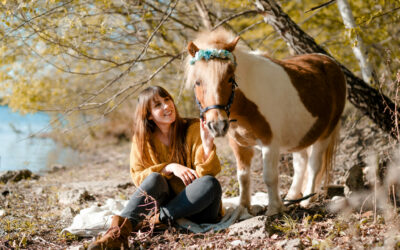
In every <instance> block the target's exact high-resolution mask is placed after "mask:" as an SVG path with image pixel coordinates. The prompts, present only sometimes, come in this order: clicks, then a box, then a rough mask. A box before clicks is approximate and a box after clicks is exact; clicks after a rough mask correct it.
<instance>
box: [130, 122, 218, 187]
mask: <svg viewBox="0 0 400 250" xmlns="http://www.w3.org/2000/svg"><path fill="white" fill-rule="evenodd" d="M151 140H152V143H153V145H154V150H155V151H156V152H157V153H156V152H154V151H153V150H152V148H151V147H150V143H148V147H147V149H148V150H147V152H145V154H147V156H148V157H149V159H150V160H151V165H150V164H149V165H144V164H142V162H141V160H140V159H139V157H140V156H139V153H138V152H139V150H138V147H137V145H136V143H135V140H132V148H131V155H130V171H131V176H132V179H133V183H134V184H135V185H136V187H139V186H140V184H141V183H142V181H143V180H144V179H145V178H146V177H147V176H149V175H150V174H151V173H152V172H158V173H159V172H161V170H162V169H163V168H164V167H165V166H166V165H168V164H169V163H171V162H168V159H169V155H170V149H169V147H168V146H166V145H164V144H163V143H162V142H161V141H160V140H158V139H157V138H156V137H155V136H153V137H152V138H151ZM186 144H187V145H188V147H187V148H188V149H187V151H186V156H187V157H186V159H187V166H186V167H188V168H192V169H194V170H196V172H197V174H198V175H199V176H200V177H202V176H204V175H212V176H215V175H217V174H218V173H219V172H220V171H221V165H220V163H219V159H218V157H217V154H216V152H215V146H214V148H213V150H212V152H210V154H209V156H208V159H207V160H206V161H204V159H203V156H204V151H203V146H202V141H201V137H200V122H199V121H196V122H194V123H192V124H191V125H189V127H188V129H187V134H186ZM157 156H158V157H157ZM166 177H167V179H168V182H169V184H170V185H171V187H172V189H173V191H174V193H175V194H178V193H180V192H181V191H182V190H183V189H184V188H185V184H183V182H182V180H181V179H179V178H178V177H176V176H174V175H169V176H166Z"/></svg>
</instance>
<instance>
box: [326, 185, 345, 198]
mask: <svg viewBox="0 0 400 250" xmlns="http://www.w3.org/2000/svg"><path fill="white" fill-rule="evenodd" d="M326 195H327V198H328V199H330V198H332V197H334V196H344V186H341V185H329V186H328V187H327V190H326Z"/></svg>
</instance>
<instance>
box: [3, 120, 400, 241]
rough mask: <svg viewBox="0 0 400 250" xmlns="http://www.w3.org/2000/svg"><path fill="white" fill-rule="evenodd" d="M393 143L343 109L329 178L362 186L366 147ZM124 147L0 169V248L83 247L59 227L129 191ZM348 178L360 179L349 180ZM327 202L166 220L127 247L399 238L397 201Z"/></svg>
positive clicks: (386, 157)
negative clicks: (212, 220)
mask: <svg viewBox="0 0 400 250" xmlns="http://www.w3.org/2000/svg"><path fill="white" fill-rule="evenodd" d="M216 144H217V148H218V152H219V156H220V160H221V163H222V165H223V168H222V171H221V173H220V174H219V175H218V179H219V180H220V182H221V184H222V187H223V191H224V196H225V197H230V196H237V195H238V183H237V181H236V169H235V160H234V158H233V155H232V152H231V151H230V148H229V147H227V142H226V139H218V140H217V141H216ZM394 150H396V147H395V146H394V143H393V141H392V140H391V139H390V138H388V136H387V135H386V134H384V133H382V132H381V131H380V130H379V129H377V128H376V126H374V124H372V123H371V122H370V121H369V120H368V119H367V118H365V117H362V116H361V115H360V114H357V115H354V116H351V115H347V119H346V120H344V121H343V128H342V134H341V144H340V147H339V151H338V152H339V154H338V157H337V163H336V168H335V169H334V173H333V174H334V175H333V179H332V180H333V181H332V183H333V184H334V185H335V187H339V189H340V187H343V189H345V190H346V195H347V196H348V197H349V196H350V195H351V194H352V193H353V194H356V192H357V191H360V190H361V191H362V190H364V191H365V190H366V189H365V188H368V187H370V186H371V183H368V180H367V178H366V177H365V175H364V173H365V168H368V166H369V164H370V163H368V157H369V155H377V157H376V158H375V159H376V162H377V164H379V165H380V166H384V165H385V164H386V165H390V164H389V163H390V162H391V161H392V158H393V155H394V154H393V152H394ZM129 151H130V144H129V142H123V143H116V144H114V143H113V144H108V145H102V146H101V147H98V148H95V149H90V150H87V151H85V152H82V160H81V164H79V165H76V166H53V167H52V168H51V169H49V171H48V173H47V174H45V175H42V176H37V175H35V174H32V173H28V172H18V173H16V172H9V173H2V174H0V218H1V220H0V249H43V248H46V249H49V248H50V249H67V248H69V249H84V246H85V245H87V244H88V242H90V241H91V240H92V239H91V238H80V237H77V236H74V235H69V234H60V232H61V230H62V229H63V228H65V227H67V226H69V225H70V224H71V222H72V219H73V217H74V216H75V215H76V214H77V213H79V211H80V210H81V209H83V208H86V207H89V206H91V205H98V206H101V205H103V204H104V202H105V200H106V199H108V198H118V199H128V198H129V196H130V195H131V194H132V193H133V192H134V190H135V187H134V186H133V184H132V181H131V179H130V175H129V162H128V161H129ZM290 160H291V157H290V156H283V157H282V159H281V164H280V171H281V175H280V185H281V189H282V192H283V193H285V192H286V191H287V189H288V187H289V184H290V183H291V176H292V168H291V162H290ZM351 169H353V170H351ZM360 171H361V172H360ZM252 173H253V174H252V180H253V190H254V191H262V192H266V187H265V185H264V184H263V180H262V167H261V164H260V154H258V153H257V154H256V157H255V159H254V160H253V168H252ZM352 178H353V179H352ZM361 182H362V183H361ZM346 183H347V185H346ZM349 183H358V184H360V183H361V184H360V185H358V186H357V185H356V186H357V187H356V188H355V187H353V186H352V185H351V184H349ZM368 192H370V191H368ZM342 201H343V200H342ZM328 202H330V200H329V199H323V198H322V197H320V198H319V199H318V200H317V202H315V203H314V204H313V206H312V207H311V208H309V209H303V208H300V207H299V206H298V205H296V204H295V205H291V206H290V207H289V208H288V211H287V213H286V214H284V215H280V216H276V217H272V218H268V217H266V216H264V215H263V214H261V215H260V216H257V217H253V218H251V219H250V220H246V221H242V222H240V223H237V224H234V225H233V226H231V227H230V228H229V229H228V230H223V231H221V232H209V233H205V234H193V233H188V232H182V231H179V230H177V229H176V228H170V229H169V230H167V231H162V232H156V233H154V234H153V235H152V236H150V235H145V236H143V235H133V236H132V239H131V242H132V248H140V249H142V248H156V249H166V248H168V249H169V248H174V249H175V248H178V249H182V248H185V249H186V248H190V249H197V248H200V247H202V248H207V247H208V248H223V249H226V248H229V249H232V248H238V249H239V248H246V249H247V248H257V249H259V248H276V249H293V248H295V247H298V248H324V247H328V248H342V247H344V248H351V247H355V248H357V247H361V248H363V247H365V246H368V247H367V248H369V247H372V246H377V247H379V246H394V247H396V246H397V247H398V246H399V244H400V239H399V238H398V236H396V235H399V232H400V229H399V226H398V225H400V223H398V222H399V218H398V211H397V210H395V209H397V208H394V207H393V206H392V207H391V209H392V210H393V212H392V213H391V214H390V216H391V217H388V216H389V215H388V214H385V213H383V212H379V211H374V210H373V209H362V210H361V211H360V207H357V206H356V207H355V208H353V210H351V209H350V210H349V211H350V212H349V213H348V214H347V215H346V216H342V214H340V213H339V214H336V213H333V212H331V211H330V210H328V209H327V206H326V205H327V204H328ZM393 204H394V203H393ZM378 210H379V209H378ZM382 211H383V210H382ZM389 218H390V219H389ZM396 223H397V224H396Z"/></svg>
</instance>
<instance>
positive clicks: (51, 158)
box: [0, 106, 79, 173]
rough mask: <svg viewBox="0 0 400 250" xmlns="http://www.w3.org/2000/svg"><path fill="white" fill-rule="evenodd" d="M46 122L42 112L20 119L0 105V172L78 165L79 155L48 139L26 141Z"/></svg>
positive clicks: (35, 171)
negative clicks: (59, 165) (58, 165)
mask: <svg viewBox="0 0 400 250" xmlns="http://www.w3.org/2000/svg"><path fill="white" fill-rule="evenodd" d="M49 121H50V118H49V116H48V115H47V114H45V113H35V114H28V115H24V116H23V115H20V114H18V113H13V112H12V111H11V110H10V109H9V108H8V107H6V106H0V172H2V171H6V170H20V169H29V170H31V171H32V172H34V173H43V172H45V171H47V170H49V167H50V166H51V165H53V164H62V165H71V164H76V163H77V161H78V160H79V159H78V158H79V155H78V152H76V151H74V150H72V149H70V148H65V147H62V146H61V145H59V144H58V143H55V142H54V141H53V140H52V139H49V138H29V135H31V134H32V133H36V132H40V131H43V129H46V128H47V126H48V123H49ZM47 131H48V130H47Z"/></svg>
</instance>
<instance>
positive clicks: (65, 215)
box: [61, 207, 75, 220]
mask: <svg viewBox="0 0 400 250" xmlns="http://www.w3.org/2000/svg"><path fill="white" fill-rule="evenodd" d="M74 216H75V211H74V210H73V209H72V208H70V207H66V208H64V209H63V210H62V211H61V218H62V219H63V220H68V219H72V218H73V217H74Z"/></svg>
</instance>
